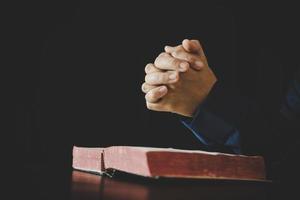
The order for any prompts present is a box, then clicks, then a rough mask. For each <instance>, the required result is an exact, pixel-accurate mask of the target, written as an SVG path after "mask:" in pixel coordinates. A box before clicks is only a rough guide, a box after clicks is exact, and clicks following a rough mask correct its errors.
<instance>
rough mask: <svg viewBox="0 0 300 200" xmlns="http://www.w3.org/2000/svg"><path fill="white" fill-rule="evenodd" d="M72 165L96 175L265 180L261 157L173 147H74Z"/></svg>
mask: <svg viewBox="0 0 300 200" xmlns="http://www.w3.org/2000/svg"><path fill="white" fill-rule="evenodd" d="M73 168H74V169H77V170H81V171H86V172H93V173H99V174H107V172H112V171H114V170H117V171H121V172H126V173H129V174H134V175H140V176H144V177H151V178H159V177H167V178H197V179H224V180H258V181H264V180H266V173H265V164H264V159H263V157H261V156H244V155H234V154H224V153H215V152H206V151H198V150H180V149H173V148H152V147H135V146H112V147H106V148H87V147H74V148H73Z"/></svg>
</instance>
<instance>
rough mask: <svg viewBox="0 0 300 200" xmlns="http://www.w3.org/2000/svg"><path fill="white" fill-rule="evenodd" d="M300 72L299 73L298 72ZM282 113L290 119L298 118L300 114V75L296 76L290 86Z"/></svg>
mask: <svg viewBox="0 0 300 200" xmlns="http://www.w3.org/2000/svg"><path fill="white" fill-rule="evenodd" d="M298 74H299V73H298ZM281 113H282V114H283V116H284V117H286V118H287V119H289V120H295V119H298V118H299V116H300V77H298V78H297V77H296V79H294V80H293V81H292V83H291V85H290V87H289V90H288V92H287V95H286V98H285V99H284V102H283V106H282V109H281Z"/></svg>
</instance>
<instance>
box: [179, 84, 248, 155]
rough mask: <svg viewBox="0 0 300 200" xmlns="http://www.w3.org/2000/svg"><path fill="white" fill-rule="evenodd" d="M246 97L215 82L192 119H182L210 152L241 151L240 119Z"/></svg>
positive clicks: (238, 152)
mask: <svg viewBox="0 0 300 200" xmlns="http://www.w3.org/2000/svg"><path fill="white" fill-rule="evenodd" d="M244 108H245V105H244V100H243V99H241V98H239V97H238V96H237V92H236V91H234V90H232V89H231V88H225V87H223V84H215V85H214V87H213V89H212V90H211V92H210V93H209V95H208V97H207V98H206V100H205V102H203V103H202V104H201V105H199V106H198V109H197V110H196V112H195V113H194V115H193V117H191V118H184V119H182V120H181V122H182V123H183V124H184V125H185V126H186V127H187V128H188V129H189V130H190V131H191V132H192V133H193V134H194V135H195V137H196V138H197V139H198V140H199V141H200V142H201V143H202V144H203V145H204V148H206V150H208V151H221V152H227V153H236V154H241V153H242V148H241V146H242V145H241V142H240V137H241V136H240V131H239V128H238V127H239V126H240V124H241V123H240V121H241V119H242V115H241V113H242V110H243V109H244Z"/></svg>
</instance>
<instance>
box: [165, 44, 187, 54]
mask: <svg viewBox="0 0 300 200" xmlns="http://www.w3.org/2000/svg"><path fill="white" fill-rule="evenodd" d="M182 48H183V47H182V45H178V46H175V47H172V46H165V52H167V53H172V52H173V51H177V50H179V49H182Z"/></svg>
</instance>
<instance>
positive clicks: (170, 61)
mask: <svg viewBox="0 0 300 200" xmlns="http://www.w3.org/2000/svg"><path fill="white" fill-rule="evenodd" d="M165 51H166V52H164V53H161V54H160V55H159V56H158V57H157V58H156V60H155V62H154V64H148V65H147V66H146V68H145V71H146V77H145V83H144V84H143V86H142V90H143V92H145V93H146V95H145V98H146V104H147V108H148V109H150V110H155V111H166V112H173V113H177V114H180V115H184V116H192V115H193V113H194V111H195V110H196V108H197V106H198V105H199V104H200V103H202V102H203V100H204V99H205V98H206V96H207V95H208V93H209V92H210V90H211V88H212V86H213V85H214V83H215V82H216V77H215V75H214V73H213V72H212V71H211V69H210V68H209V67H208V63H207V60H206V57H205V55H204V52H203V50H202V48H201V45H200V43H199V42H198V41H197V40H184V41H183V42H182V45H179V46H176V47H169V46H167V47H165ZM179 72H184V73H179Z"/></svg>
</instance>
